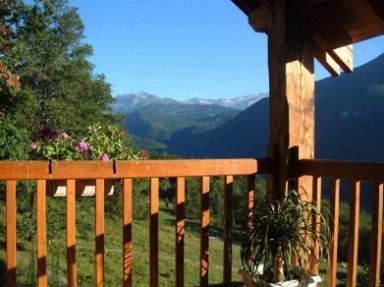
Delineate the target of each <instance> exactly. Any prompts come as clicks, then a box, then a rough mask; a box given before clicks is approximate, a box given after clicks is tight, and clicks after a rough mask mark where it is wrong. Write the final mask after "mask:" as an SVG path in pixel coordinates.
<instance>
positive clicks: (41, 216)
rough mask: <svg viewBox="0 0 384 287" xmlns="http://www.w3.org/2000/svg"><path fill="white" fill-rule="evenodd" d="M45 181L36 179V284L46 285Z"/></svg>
mask: <svg viewBox="0 0 384 287" xmlns="http://www.w3.org/2000/svg"><path fill="white" fill-rule="evenodd" d="M45 187H46V181H45V180H38V181H37V206H36V219H37V285H38V286H39V287H46V286H47V234H46V228H47V221H46V220H47V214H46V191H45Z"/></svg>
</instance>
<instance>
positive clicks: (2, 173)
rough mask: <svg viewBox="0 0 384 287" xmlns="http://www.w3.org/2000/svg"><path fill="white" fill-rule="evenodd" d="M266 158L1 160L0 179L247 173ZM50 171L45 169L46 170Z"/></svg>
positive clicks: (265, 168)
mask: <svg viewBox="0 0 384 287" xmlns="http://www.w3.org/2000/svg"><path fill="white" fill-rule="evenodd" d="M271 168H272V166H271V164H270V161H269V160H267V159H259V160H256V159H217V160H210V159H201V160H199V159H195V160H143V161H140V160H138V161H116V165H115V168H114V167H113V163H112V162H103V161H60V162H57V161H53V162H52V165H51V168H49V162H48V161H7V162H5V161H1V162H0V179H4V180H10V179H13V180H17V179H47V180H48V179H64V180H67V179H97V178H104V179H113V178H151V177H159V178H161V177H177V176H184V177H186V176H220V175H247V174H254V173H269V172H271ZM50 169H51V171H52V173H49V171H50Z"/></svg>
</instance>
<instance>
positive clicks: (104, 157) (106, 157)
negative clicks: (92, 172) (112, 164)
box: [101, 152, 109, 161]
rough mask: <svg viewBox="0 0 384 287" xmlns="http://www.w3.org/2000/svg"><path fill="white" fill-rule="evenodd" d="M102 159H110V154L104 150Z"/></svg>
mask: <svg viewBox="0 0 384 287" xmlns="http://www.w3.org/2000/svg"><path fill="white" fill-rule="evenodd" d="M101 159H102V161H109V157H108V154H107V153H105V152H103V155H102V156H101Z"/></svg>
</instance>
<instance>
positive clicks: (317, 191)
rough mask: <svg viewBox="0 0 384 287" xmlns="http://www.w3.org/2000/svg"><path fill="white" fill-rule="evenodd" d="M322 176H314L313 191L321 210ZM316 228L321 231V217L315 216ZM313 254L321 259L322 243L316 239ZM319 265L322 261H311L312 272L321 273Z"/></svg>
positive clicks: (315, 200)
mask: <svg viewBox="0 0 384 287" xmlns="http://www.w3.org/2000/svg"><path fill="white" fill-rule="evenodd" d="M321 183H322V180H321V177H313V178H312V192H313V201H314V203H315V205H316V209H317V210H318V211H319V212H320V211H321ZM312 220H313V224H314V229H315V230H316V232H318V233H320V217H319V216H315V217H314V218H313V219H312ZM313 254H314V255H315V256H316V258H318V259H319V256H320V245H319V242H317V241H315V243H314V246H313ZM319 265H320V261H319V260H318V261H316V262H313V263H311V265H310V269H311V271H312V274H319Z"/></svg>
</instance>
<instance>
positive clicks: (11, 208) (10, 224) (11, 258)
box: [6, 180, 17, 287]
mask: <svg viewBox="0 0 384 287" xmlns="http://www.w3.org/2000/svg"><path fill="white" fill-rule="evenodd" d="M6 212H7V215H6V216H7V286H10V287H16V264H17V261H16V242H17V241H16V181H14V180H9V181H7V193H6Z"/></svg>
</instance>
